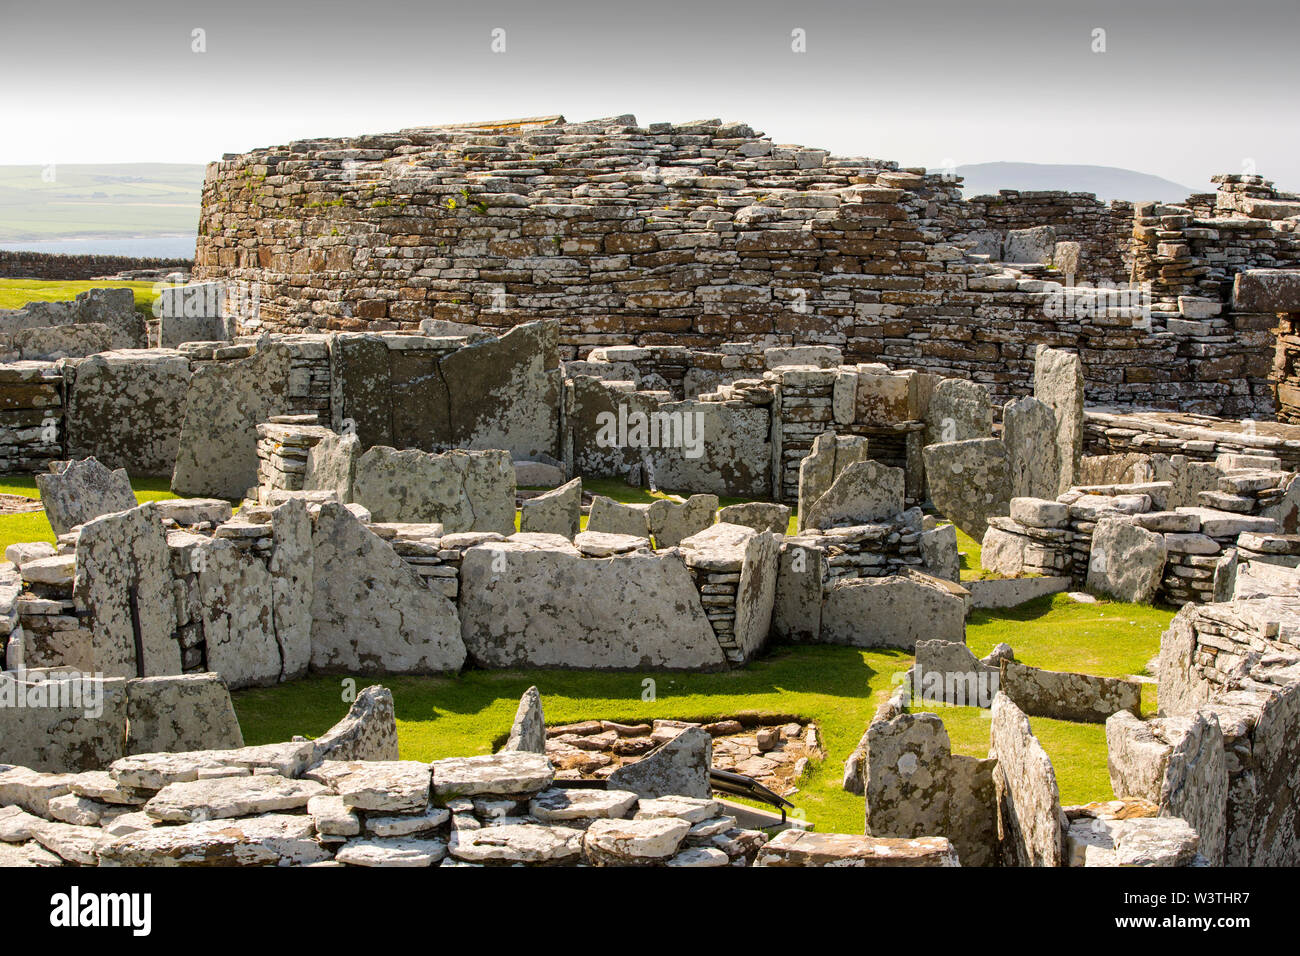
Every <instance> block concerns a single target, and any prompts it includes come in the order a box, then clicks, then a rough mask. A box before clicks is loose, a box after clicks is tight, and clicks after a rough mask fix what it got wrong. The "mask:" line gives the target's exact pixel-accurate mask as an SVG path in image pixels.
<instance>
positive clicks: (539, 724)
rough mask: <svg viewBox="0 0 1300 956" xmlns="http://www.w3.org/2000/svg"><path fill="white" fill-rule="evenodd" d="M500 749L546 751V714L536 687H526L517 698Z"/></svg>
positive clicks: (541, 752)
mask: <svg viewBox="0 0 1300 956" xmlns="http://www.w3.org/2000/svg"><path fill="white" fill-rule="evenodd" d="M501 749H502V750H522V751H524V752H526V753H535V754H544V753H546V715H545V714H544V713H543V711H542V695H541V693H540V692H539V691H538V690H537V688H536V687H530V688H528V690H526V691H524V696H523V697H521V698H519V707H518V709H517V710H516V711H515V720H514V723H513V724H512V725H511V727H510V736H509V738H507V740H506V742H505V746H503V747H502V748H501Z"/></svg>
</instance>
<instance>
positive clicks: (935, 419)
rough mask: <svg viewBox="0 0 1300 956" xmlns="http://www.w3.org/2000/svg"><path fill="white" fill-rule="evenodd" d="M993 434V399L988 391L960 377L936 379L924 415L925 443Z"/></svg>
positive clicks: (934, 443)
mask: <svg viewBox="0 0 1300 956" xmlns="http://www.w3.org/2000/svg"><path fill="white" fill-rule="evenodd" d="M992 437H993V399H992V398H991V397H990V395H989V390H988V389H987V388H986V387H985V386H983V385H981V384H979V383H978V382H972V381H969V380H967V379H964V378H945V379H942V380H940V382H939V384H937V385H936V386H935V387H934V392H933V393H932V394H931V395H930V405H929V408H928V410H927V411H926V415H925V443H926V444H927V445H937V444H939V443H941V442H949V441H967V440H969V439H972V438H992Z"/></svg>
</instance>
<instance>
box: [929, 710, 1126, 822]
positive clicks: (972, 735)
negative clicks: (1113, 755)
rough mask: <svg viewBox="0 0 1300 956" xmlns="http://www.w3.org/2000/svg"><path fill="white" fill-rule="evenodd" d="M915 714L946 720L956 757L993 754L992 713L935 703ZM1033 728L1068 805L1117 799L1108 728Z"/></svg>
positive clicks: (1051, 723) (1050, 723)
mask: <svg viewBox="0 0 1300 956" xmlns="http://www.w3.org/2000/svg"><path fill="white" fill-rule="evenodd" d="M911 709H912V711H913V712H914V713H919V712H922V711H928V712H930V713H936V714H938V715H939V716H940V717H942V718H943V725H944V727H945V728H946V729H947V731H948V740H949V742H950V743H951V744H952V752H953V753H956V754H966V755H967V756H970V757H987V756H988V755H989V725H990V721H991V712H990V711H988V710H982V709H980V708H978V707H949V706H948V705H946V704H940V703H933V702H931V701H926V702H925V703H924V704H921V703H917V704H914V705H913V707H912V708H911ZM1029 726H1030V728H1031V729H1032V730H1033V732H1034V736H1036V737H1037V738H1038V740H1039V742H1040V743H1041V744H1042V745H1043V749H1044V750H1045V751H1047V756H1048V757H1050V758H1051V760H1052V767H1053V768H1054V769H1055V771H1056V784H1057V786H1058V787H1059V788H1060V791H1061V805H1062V806H1070V805H1072V804H1078V803H1091V802H1093V801H1094V800H1113V799H1115V794H1114V791H1113V790H1111V787H1110V771H1109V770H1107V768H1106V725H1105V724H1078V723H1073V722H1071V721H1068V720H1049V719H1048V718H1046V717H1030V718H1029Z"/></svg>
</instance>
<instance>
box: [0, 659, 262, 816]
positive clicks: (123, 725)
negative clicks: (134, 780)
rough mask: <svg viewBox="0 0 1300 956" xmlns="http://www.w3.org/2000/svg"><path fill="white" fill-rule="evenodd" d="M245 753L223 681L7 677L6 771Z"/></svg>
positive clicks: (214, 677) (3, 717) (1, 744)
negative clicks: (184, 753)
mask: <svg viewBox="0 0 1300 956" xmlns="http://www.w3.org/2000/svg"><path fill="white" fill-rule="evenodd" d="M243 745H244V740H243V737H242V736H241V734H240V731H239V722H238V720H236V718H235V711H234V707H233V706H232V705H231V703H230V692H229V691H228V690H227V689H226V685H225V682H224V681H222V679H221V676H220V675H219V674H215V673H207V674H186V675H184V676H177V677H148V678H138V679H131V680H128V679H125V678H121V677H100V676H94V675H91V674H81V673H78V672H76V671H74V670H71V669H64V670H59V669H56V670H21V671H8V670H6V671H0V764H18V765H20V766H23V767H28V768H30V769H31V770H36V771H42V772H58V773H62V772H65V771H89V770H103V769H104V768H106V767H107V766H108V765H109V764H110V763H112V762H113V761H115V760H117V759H119V758H121V757H125V756H128V755H130V754H141V753H155V752H161V751H165V752H172V751H179V750H199V749H207V748H213V749H227V748H233V747H242V746H243ZM0 802H2V801H0Z"/></svg>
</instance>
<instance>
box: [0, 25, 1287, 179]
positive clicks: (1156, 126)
mask: <svg viewBox="0 0 1300 956" xmlns="http://www.w3.org/2000/svg"><path fill="white" fill-rule="evenodd" d="M0 3H3V4H4V10H3V24H4V31H3V34H2V35H0V90H3V91H4V92H3V94H0V111H3V113H4V117H5V123H4V129H5V130H6V133H7V135H6V136H5V138H4V140H3V142H0V163H77V162H113V161H117V162H127V161H156V162H205V161H208V160H211V159H215V158H219V156H220V155H221V154H222V153H224V152H239V151H243V150H246V149H249V148H251V147H255V146H267V145H275V144H278V143H283V142H287V141H288V140H291V139H295V138H300V137H309V136H323V135H343V134H351V133H359V132H381V131H387V130H392V129H399V128H401V127H405V126H422V125H435V124H437V123H440V122H452V121H460V120H471V119H487V118H494V117H505V116H521V115H536V114H545V113H563V114H564V115H565V116H567V117H568V118H569V119H586V118H591V117H595V116H608V115H613V114H618V113H634V114H635V115H636V116H637V118H638V119H639V120H640V121H641V122H643V123H649V122H654V121H659V120H687V119H696V118H700V117H705V116H719V117H722V118H724V119H740V120H745V121H747V122H749V123H751V124H752V125H754V126H755V127H756V128H758V129H760V130H763V131H766V132H767V133H769V134H771V135H772V136H773V137H774V138H776V139H778V140H779V141H782V142H798V143H804V144H807V145H813V146H823V147H828V148H830V149H832V150H834V151H835V152H837V153H841V154H850V155H868V156H875V157H882V158H888V159H897V160H899V161H900V162H903V163H904V164H906V165H927V166H939V165H943V164H945V162H946V161H951V162H955V163H956V164H963V163H976V162H987V161H993V160H1018V161H1026V162H1047V163H1096V164H1101V165H1111V166H1125V167H1129V168H1132V169H1138V170H1141V171H1143V172H1150V173H1155V174H1157V175H1161V176H1165V177H1167V178H1169V179H1173V180H1175V181H1178V182H1181V183H1184V184H1187V185H1189V186H1194V187H1199V186H1202V185H1205V184H1206V181H1207V179H1208V177H1209V175H1211V174H1212V173H1214V172H1226V171H1232V172H1237V171H1241V170H1242V169H1243V164H1245V163H1248V162H1253V164H1254V166H1255V167H1256V168H1257V169H1258V171H1259V172H1261V173H1262V174H1264V175H1265V176H1268V177H1270V178H1273V179H1275V180H1277V181H1278V183H1279V185H1280V186H1282V187H1284V188H1290V189H1300V106H1298V105H1297V97H1296V91H1297V89H1298V88H1300V83H1298V82H1297V80H1298V79H1300V76H1298V75H1297V74H1300V59H1298V58H1297V57H1296V55H1295V50H1296V49H1297V46H1298V45H1300V44H1298V41H1300V5H1298V4H1297V3H1296V0H1234V2H1233V3H1231V4H1227V3H1224V2H1223V0H1217V2H1209V0H1128V2H1115V0H1090V2H1089V3H1087V4H1086V5H1085V4H1081V3H1078V2H1077V0H1069V2H1067V0H1035V2H1022V3H1011V2H1005V0H1003V2H997V0H995V2H974V0H972V2H962V0H906V2H900V0H891V2H886V3H879V2H874V0H867V2H827V0H800V2H798V3H793V2H785V3H775V2H771V0H751V2H736V0H693V2H682V0H656V2H653V3H642V4H634V5H629V4H616V3H613V2H598V3H593V2H581V3H575V2H562V0H551V2H546V0H531V2H516V0H510V2H492V0H479V2H455V3H446V2H442V3H439V2H415V0H405V2H403V0H364V2H362V0H353V2H346V3H345V2H338V0H316V2H310V3H309V2H287V0H260V2H256V3H252V2H248V0H228V2H221V3H199V2H194V0H174V2H168V3H157V4H154V3H142V2H131V0H126V2H119V3H104V2H97V0H94V2H92V0H80V2H57V0H53V2H42V3H35V2H25V3H21V4H18V3H16V2H15V0H0ZM497 27H500V28H502V29H504V30H505V31H506V33H505V39H506V51H505V52H504V53H499V54H498V53H493V52H492V51H491V48H490V44H491V39H492V38H491V31H492V30H493V29H494V28H497ZM195 28H202V29H203V30H205V31H206V40H207V52H206V53H203V54H196V53H193V52H191V49H190V47H191V31H192V30H193V29H195ZM796 28H799V29H803V30H805V31H806V35H807V52H806V53H803V54H797V53H794V52H792V51H791V31H792V30H794V29H796ZM1094 28H1103V29H1105V30H1106V45H1107V52H1105V53H1093V52H1092V51H1091V48H1090V47H1091V43H1092V31H1093V29H1094Z"/></svg>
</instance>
